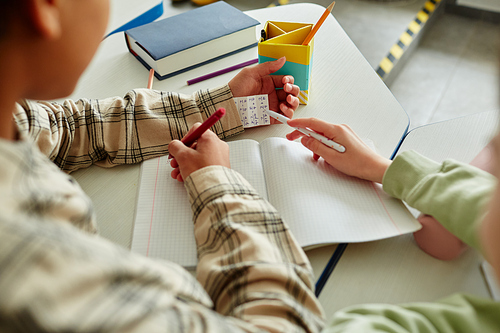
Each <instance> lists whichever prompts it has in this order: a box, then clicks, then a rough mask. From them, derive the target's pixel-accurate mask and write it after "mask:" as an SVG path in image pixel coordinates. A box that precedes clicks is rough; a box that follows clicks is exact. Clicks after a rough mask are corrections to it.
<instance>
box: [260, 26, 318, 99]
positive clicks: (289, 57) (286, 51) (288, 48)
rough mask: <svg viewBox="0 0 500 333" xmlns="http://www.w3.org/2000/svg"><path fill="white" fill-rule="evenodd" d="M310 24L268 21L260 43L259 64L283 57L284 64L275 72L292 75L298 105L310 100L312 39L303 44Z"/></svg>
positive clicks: (309, 29)
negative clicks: (296, 90) (298, 91)
mask: <svg viewBox="0 0 500 333" xmlns="http://www.w3.org/2000/svg"><path fill="white" fill-rule="evenodd" d="M312 27H313V25H312V24H309V23H294V22H275V21H267V22H266V25H265V26H264V29H263V31H262V38H261V40H260V42H259V46H258V49H259V51H258V52H259V63H263V62H266V61H274V60H276V59H279V58H281V57H283V56H285V57H286V63H285V65H283V67H282V68H281V69H280V70H279V71H277V72H276V73H275V74H276V75H292V76H293V77H294V78H295V84H296V85H298V86H299V87H300V94H299V100H300V104H307V103H308V102H309V92H310V90H311V69H312V56H313V48H314V38H313V39H312V40H311V41H310V42H309V44H308V45H302V42H303V41H304V40H305V39H306V37H307V35H308V34H309V32H310V31H311V29H312Z"/></svg>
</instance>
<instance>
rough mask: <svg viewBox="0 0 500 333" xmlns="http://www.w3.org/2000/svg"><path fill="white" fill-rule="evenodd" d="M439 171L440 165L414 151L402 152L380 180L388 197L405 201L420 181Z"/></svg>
mask: <svg viewBox="0 0 500 333" xmlns="http://www.w3.org/2000/svg"><path fill="white" fill-rule="evenodd" d="M440 169H441V164H439V163H437V162H435V161H433V160H431V159H428V158H427V157H425V156H422V155H419V154H418V153H416V152H414V151H406V152H403V153H401V154H400V155H398V156H396V158H395V159H394V161H393V162H392V163H391V165H390V166H389V168H387V170H386V172H385V174H384V178H383V180H382V184H383V189H384V191H385V192H386V193H387V194H389V195H390V196H392V197H395V198H398V199H401V200H405V198H407V197H408V195H409V193H410V192H411V191H412V190H413V189H414V188H415V186H416V185H417V184H418V183H419V182H420V181H421V180H422V179H424V178H425V177H427V176H428V175H432V174H436V173H438V172H439V170H440Z"/></svg>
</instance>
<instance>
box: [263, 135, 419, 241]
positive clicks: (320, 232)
mask: <svg viewBox="0 0 500 333" xmlns="http://www.w3.org/2000/svg"><path fill="white" fill-rule="evenodd" d="M260 146H261V147H260V148H261V154H262V161H263V165H264V170H265V176H266V181H267V186H268V195H269V201H270V202H271V203H272V204H273V205H274V206H275V207H276V209H277V210H278V211H279V212H280V214H281V215H282V217H283V218H284V219H285V221H286V222H287V223H288V224H289V225H290V228H291V230H292V232H293V233H294V235H295V237H296V238H297V240H298V242H299V244H300V245H301V246H302V247H314V246H316V245H321V244H325V243H341V242H342V243H343V242H363V241H369V240H375V239H381V238H387V237H392V236H396V235H401V234H404V233H408V232H412V231H415V230H418V229H419V228H420V225H419V223H418V222H417V221H416V220H415V219H414V218H413V216H412V215H411V214H410V213H409V212H408V210H407V209H406V208H405V207H404V205H403V203H402V202H401V201H399V200H396V199H393V198H391V197H389V196H388V195H387V194H385V192H383V190H382V189H381V188H380V186H379V185H376V184H374V183H372V182H368V181H363V180H360V179H358V178H354V177H349V176H346V175H344V174H342V173H340V172H338V171H336V170H335V169H334V168H333V167H331V166H330V165H328V164H327V163H325V162H324V160H323V159H320V160H319V161H314V160H313V158H312V153H311V152H310V151H309V150H307V149H306V148H304V147H303V146H302V145H301V144H300V143H298V142H289V141H287V140H286V139H282V138H269V139H266V140H264V141H263V142H261V144H260Z"/></svg>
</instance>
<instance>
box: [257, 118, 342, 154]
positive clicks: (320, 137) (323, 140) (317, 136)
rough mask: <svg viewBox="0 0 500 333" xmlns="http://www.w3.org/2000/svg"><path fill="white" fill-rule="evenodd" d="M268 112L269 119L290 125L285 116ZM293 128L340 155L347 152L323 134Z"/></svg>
mask: <svg viewBox="0 0 500 333" xmlns="http://www.w3.org/2000/svg"><path fill="white" fill-rule="evenodd" d="M266 112H267V114H268V115H269V117H271V118H274V119H276V120H277V121H279V122H280V123H283V124H285V125H288V123H287V121H288V120H290V119H289V118H287V117H285V116H283V115H281V114H279V113H277V112H274V111H271V110H267V111H266ZM288 126H290V125H288ZM290 127H291V126H290ZM292 128H294V129H296V130H297V131H299V132H300V133H302V134H305V135H307V136H311V137H313V138H315V139H316V140H318V141H319V142H321V143H322V144H324V145H325V146H328V147H330V148H333V149H335V150H336V151H338V152H339V153H343V152H345V147H344V146H342V145H341V144H338V143H337V142H335V141H332V140H330V139H327V138H325V137H324V136H323V135H321V134H318V133H316V132H314V131H311V130H308V129H305V128H300V127H292Z"/></svg>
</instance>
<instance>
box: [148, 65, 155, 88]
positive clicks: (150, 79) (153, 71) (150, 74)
mask: <svg viewBox="0 0 500 333" xmlns="http://www.w3.org/2000/svg"><path fill="white" fill-rule="evenodd" d="M154 76H155V70H154V69H152V68H151V69H150V70H149V79H148V89H151V88H153V77H154Z"/></svg>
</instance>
